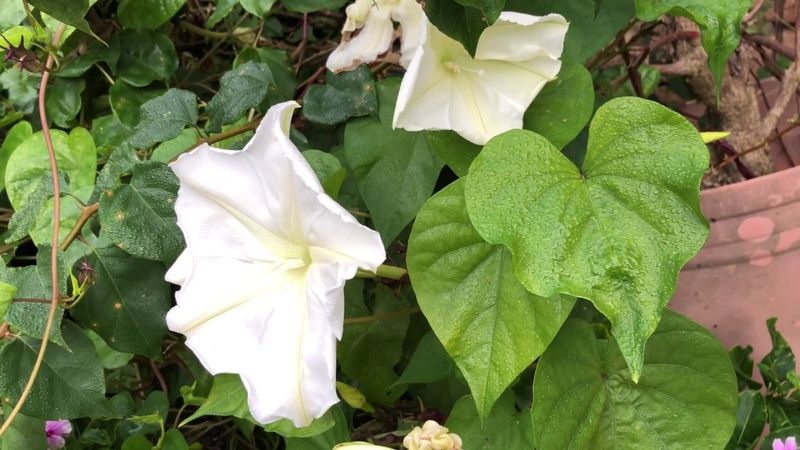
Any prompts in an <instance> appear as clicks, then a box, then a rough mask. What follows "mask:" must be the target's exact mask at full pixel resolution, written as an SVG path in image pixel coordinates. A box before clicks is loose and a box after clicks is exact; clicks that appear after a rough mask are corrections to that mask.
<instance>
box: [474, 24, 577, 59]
mask: <svg viewBox="0 0 800 450" xmlns="http://www.w3.org/2000/svg"><path fill="white" fill-rule="evenodd" d="M568 29H569V23H568V22H567V20H566V19H565V18H564V17H563V16H561V15H559V14H549V15H547V16H532V15H529V14H522V13H516V12H503V13H501V14H500V17H499V18H498V19H497V21H496V22H495V23H494V24H492V25H491V26H489V27H487V28H486V29H485V30H483V33H481V36H480V38H479V39H478V46H477V48H476V50H475V59H477V60H489V59H497V60H503V61H508V62H522V61H526V60H529V59H531V58H536V57H541V56H549V57H550V58H552V59H558V58H560V57H561V53H562V52H563V50H564V38H565V37H566V34H567V30H568Z"/></svg>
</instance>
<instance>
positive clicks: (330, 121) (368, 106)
mask: <svg viewBox="0 0 800 450" xmlns="http://www.w3.org/2000/svg"><path fill="white" fill-rule="evenodd" d="M303 99H304V100H303V115H304V116H305V117H306V118H307V119H308V120H310V121H312V122H317V123H322V124H326V125H334V124H337V123H341V122H344V121H346V120H347V119H349V118H351V117H359V116H367V115H375V114H376V113H377V112H378V96H377V95H376V94H375V84H374V83H373V81H372V73H370V71H369V68H367V66H365V65H361V66H359V67H358V69H356V70H353V71H350V72H342V73H340V74H338V75H337V74H334V73H333V72H331V71H328V76H327V78H326V83H325V84H315V85H312V86H311V87H310V88H309V89H308V92H307V93H306V95H305V97H304V98H303Z"/></svg>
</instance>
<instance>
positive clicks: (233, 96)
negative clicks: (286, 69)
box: [208, 61, 273, 132]
mask: <svg viewBox="0 0 800 450" xmlns="http://www.w3.org/2000/svg"><path fill="white" fill-rule="evenodd" d="M272 83H273V81H272V72H271V71H270V69H269V66H268V65H266V64H264V63H257V62H253V61H249V62H247V63H245V64H242V65H241V66H239V67H237V68H235V69H233V70H230V71H228V72H225V75H223V76H222V79H221V80H220V82H219V86H220V87H219V92H217V94H216V95H215V96H214V98H212V99H211V101H210V102H208V117H209V121H208V130H209V131H211V132H217V131H219V130H220V129H221V128H222V125H227V124H229V123H231V122H235V121H236V120H237V119H239V117H241V116H242V115H243V114H244V113H245V112H246V111H247V110H248V109H250V108H255V107H256V106H258V105H259V103H261V101H262V100H264V97H266V95H267V87H268V86H269V85H270V84H272Z"/></svg>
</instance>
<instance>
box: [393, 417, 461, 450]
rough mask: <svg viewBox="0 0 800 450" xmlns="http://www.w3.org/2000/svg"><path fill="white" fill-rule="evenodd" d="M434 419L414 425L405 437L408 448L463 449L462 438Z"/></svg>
mask: <svg viewBox="0 0 800 450" xmlns="http://www.w3.org/2000/svg"><path fill="white" fill-rule="evenodd" d="M448 431H450V430H448V429H447V428H446V427H443V426H441V425H439V424H438V423H436V422H435V421H433V420H429V421H427V422H425V423H424V424H423V425H422V428H420V427H414V429H413V430H411V433H408V435H407V436H406V437H405V439H403V445H404V446H405V447H406V448H407V449H408V450H461V438H460V437H459V436H458V435H457V434H455V433H448Z"/></svg>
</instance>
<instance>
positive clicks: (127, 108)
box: [108, 82, 164, 129]
mask: <svg viewBox="0 0 800 450" xmlns="http://www.w3.org/2000/svg"><path fill="white" fill-rule="evenodd" d="M162 94H164V90H163V89H160V88H151V87H144V88H137V87H133V86H131V85H129V84H128V83H123V82H118V83H114V85H113V86H111V89H110V90H109V91H108V102H109V103H110V104H111V112H113V113H114V116H116V117H117V119H119V121H120V122H122V123H123V124H125V126H126V127H128V128H131V129H133V128H135V127H136V125H138V124H139V121H140V120H141V117H140V116H139V110H140V108H141V107H142V105H144V104H145V103H147V102H148V101H149V100H152V99H154V98H157V97H158V96H159V95H162Z"/></svg>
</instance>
